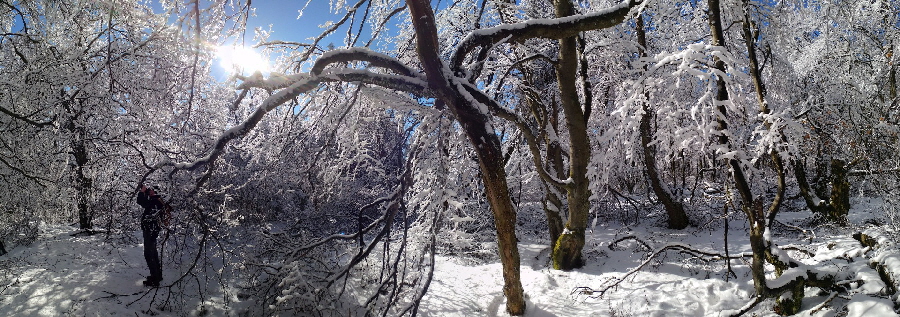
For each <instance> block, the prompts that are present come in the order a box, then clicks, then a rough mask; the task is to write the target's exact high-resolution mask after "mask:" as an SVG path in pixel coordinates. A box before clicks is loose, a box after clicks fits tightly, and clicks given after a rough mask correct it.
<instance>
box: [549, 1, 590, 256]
mask: <svg viewBox="0 0 900 317" xmlns="http://www.w3.org/2000/svg"><path fill="white" fill-rule="evenodd" d="M574 13H575V9H574V6H573V5H572V2H571V0H557V1H556V15H557V17H567V16H570V15H573V14H574ZM576 36H577V35H573V36H569V37H566V38H563V39H560V40H559V60H558V66H557V70H556V79H557V84H558V85H559V96H560V101H561V105H562V109H563V114H564V115H565V117H566V128H567V130H568V132H569V178H570V179H571V183H570V184H568V186H567V188H566V189H567V194H566V200H567V201H568V205H569V219H568V221H567V222H566V227H565V230H563V233H562V235H560V237H559V239H558V240H557V242H556V245H555V246H554V247H553V254H552V259H553V268H554V269H558V270H571V269H575V268H578V267H581V266H582V265H583V263H584V261H583V259H582V256H581V250H582V249H583V248H584V231H585V230H586V229H587V222H588V214H589V213H590V202H589V201H588V198H590V195H591V192H590V188H589V185H590V184H589V182H588V178H587V168H588V164H589V163H590V160H591V145H590V143H589V141H588V135H587V117H586V116H585V112H584V111H583V110H582V108H581V103H580V102H579V99H578V90H577V89H578V88H577V86H576V81H577V76H578V46H577V45H578V43H577V37H576Z"/></svg>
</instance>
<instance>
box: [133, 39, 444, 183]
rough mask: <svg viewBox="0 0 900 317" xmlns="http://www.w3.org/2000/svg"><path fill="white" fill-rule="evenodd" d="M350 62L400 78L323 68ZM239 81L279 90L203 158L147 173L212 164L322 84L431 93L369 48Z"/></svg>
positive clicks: (396, 64) (407, 70) (418, 78)
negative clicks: (298, 70)
mask: <svg viewBox="0 0 900 317" xmlns="http://www.w3.org/2000/svg"><path fill="white" fill-rule="evenodd" d="M351 60H358V61H367V62H370V63H371V64H372V65H376V66H380V67H384V68H388V69H391V70H393V71H395V72H398V73H400V75H390V74H379V73H374V72H371V71H368V70H360V69H351V68H329V69H324V67H325V66H326V65H329V64H331V63H336V62H347V61H351ZM242 79H244V82H243V83H241V85H239V86H238V89H244V90H246V89H250V88H262V89H266V90H269V91H272V90H278V89H281V90H278V91H277V92H275V93H274V94H272V95H271V96H269V97H268V98H266V100H265V101H263V103H262V105H260V106H259V108H257V109H256V111H254V112H253V114H251V115H250V117H248V118H247V119H246V120H244V122H242V123H241V124H238V125H236V126H234V127H231V128H230V129H228V130H226V131H225V132H224V133H222V135H221V136H219V138H218V139H217V140H216V142H215V145H214V146H213V147H212V149H210V151H209V152H208V154H207V155H206V156H205V157H203V158H200V159H199V160H197V161H194V162H191V163H178V164H174V163H171V162H168V161H163V162H161V163H160V164H157V166H155V167H154V168H153V169H152V170H150V171H149V172H148V173H147V174H149V173H152V172H153V171H154V170H156V169H159V168H162V167H164V166H173V167H175V169H176V170H189V171H193V170H195V169H197V168H199V167H200V166H203V165H206V164H210V163H212V162H214V161H215V160H216V159H217V158H218V157H219V155H221V154H222V151H223V150H224V148H225V145H227V144H228V142H230V141H231V140H233V139H235V138H238V137H241V136H243V135H245V134H247V133H248V132H250V131H251V130H253V128H254V127H256V125H257V124H259V122H260V121H262V119H263V117H264V116H265V115H266V114H267V113H269V112H270V111H272V110H273V109H275V108H276V107H278V106H280V105H282V104H284V103H286V102H288V101H290V100H291V99H294V98H296V97H297V96H298V95H300V94H303V93H307V92H309V91H310V90H312V89H314V88H316V87H318V85H319V84H321V83H324V82H359V83H364V84H371V85H376V86H381V87H384V88H387V89H394V90H399V91H404V92H408V93H411V94H415V95H418V96H421V97H430V96H431V95H432V93H431V91H430V90H429V89H428V83H427V82H426V81H425V80H424V78H423V77H422V76H421V75H418V74H416V73H415V71H414V70H413V69H411V68H408V67H406V66H404V65H403V64H402V63H400V62H399V61H397V60H396V59H394V58H392V57H390V56H387V55H384V54H380V53H375V52H373V51H370V50H368V49H349V50H339V52H337V53H333V54H326V55H325V56H323V58H320V59H319V60H317V61H316V65H315V67H314V68H313V74H295V75H289V76H285V75H273V76H270V78H269V79H264V78H262V75H261V74H258V73H257V74H254V75H253V76H250V77H244V78H242ZM285 87H286V88H285ZM242 95H243V94H242ZM145 177H146V175H145Z"/></svg>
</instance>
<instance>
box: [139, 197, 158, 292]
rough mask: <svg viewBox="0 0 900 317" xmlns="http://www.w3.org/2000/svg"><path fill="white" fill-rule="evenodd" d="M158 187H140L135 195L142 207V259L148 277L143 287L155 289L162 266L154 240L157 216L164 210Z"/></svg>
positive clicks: (156, 229)
mask: <svg viewBox="0 0 900 317" xmlns="http://www.w3.org/2000/svg"><path fill="white" fill-rule="evenodd" d="M157 189H158V187H155V186H154V187H153V188H148V187H147V186H144V185H141V190H140V192H139V193H138V195H137V203H138V205H141V207H144V213H143V214H142V215H141V231H143V233H144V259H145V260H147V268H149V269H150V276H148V277H147V280H146V281H144V285H147V286H152V287H157V286H159V281H162V264H161V263H160V262H159V253H158V252H157V251H156V238H157V237H158V236H159V231H160V227H159V216H160V213H161V212H162V210H163V208H164V206H165V205H164V204H163V202H162V198H161V197H160V196H159V194H157V192H156V190H157Z"/></svg>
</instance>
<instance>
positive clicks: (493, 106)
mask: <svg viewBox="0 0 900 317" xmlns="http://www.w3.org/2000/svg"><path fill="white" fill-rule="evenodd" d="M456 84H457V85H460V86H462V87H463V88H464V90H465V91H466V92H468V93H469V94H470V95H471V96H472V98H473V99H475V100H474V101H476V102H478V103H481V104H484V105H485V106H487V107H488V109H490V111H492V112H493V113H494V114H496V115H497V116H498V117H500V118H503V119H505V120H507V121H509V122H511V123H513V124H515V125H516V127H518V128H519V131H521V132H522V136H524V137H525V143H528V149H529V150H530V151H531V159H532V160H533V161H534V166H535V170H536V171H537V173H538V175H539V176H540V177H541V179H543V180H544V181H546V182H547V183H550V184H552V185H553V186H556V187H559V188H568V187H570V186H573V185H572V182H571V181H570V179H568V180H561V179H558V178H556V177H555V176H553V175H552V174H550V173H548V172H547V170H546V169H545V168H544V163H543V161H542V160H541V149H540V141H538V138H537V136H536V135H535V133H534V132H532V131H531V127H530V126H529V125H528V122H526V121H525V118H523V117H522V116H521V115H519V114H516V113H514V112H512V111H510V110H509V109H507V108H504V107H502V106H500V104H498V103H497V101H495V100H494V99H491V98H490V97H488V96H487V95H485V94H484V92H482V91H481V90H478V89H477V88H475V87H474V86H472V85H471V84H469V83H467V82H463V81H462V80H456Z"/></svg>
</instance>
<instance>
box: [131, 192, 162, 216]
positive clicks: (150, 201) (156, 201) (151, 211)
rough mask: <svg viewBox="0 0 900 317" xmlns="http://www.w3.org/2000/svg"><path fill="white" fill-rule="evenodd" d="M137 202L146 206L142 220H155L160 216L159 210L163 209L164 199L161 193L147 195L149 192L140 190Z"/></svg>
mask: <svg viewBox="0 0 900 317" xmlns="http://www.w3.org/2000/svg"><path fill="white" fill-rule="evenodd" d="M137 203H138V205H141V207H144V214H143V215H142V216H141V221H155V220H156V218H157V217H158V216H159V211H160V210H162V209H163V203H162V199H161V198H160V196H159V195H153V196H147V193H144V192H139V193H138V195H137Z"/></svg>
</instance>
